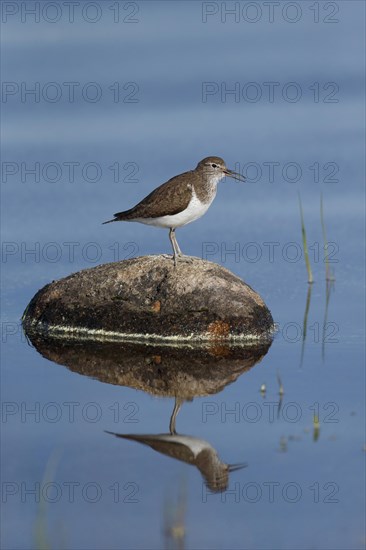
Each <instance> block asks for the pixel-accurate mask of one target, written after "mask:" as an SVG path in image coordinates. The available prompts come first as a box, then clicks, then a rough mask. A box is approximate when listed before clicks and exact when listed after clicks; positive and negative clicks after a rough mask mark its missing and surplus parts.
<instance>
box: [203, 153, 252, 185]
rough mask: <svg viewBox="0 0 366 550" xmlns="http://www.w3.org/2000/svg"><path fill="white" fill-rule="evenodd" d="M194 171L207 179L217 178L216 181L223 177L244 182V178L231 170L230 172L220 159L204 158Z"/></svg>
mask: <svg viewBox="0 0 366 550" xmlns="http://www.w3.org/2000/svg"><path fill="white" fill-rule="evenodd" d="M196 170H198V171H199V172H202V173H203V174H205V175H208V176H209V177H215V176H216V177H217V180H218V181H219V180H220V179H222V178H224V177H225V176H227V177H229V178H233V179H235V180H238V181H245V177H244V176H242V175H241V174H238V173H237V172H234V171H233V170H230V169H229V168H228V167H227V166H226V164H225V161H224V160H223V159H222V158H220V157H206V158H204V159H203V160H201V161H200V162H199V163H198V164H197V167H196Z"/></svg>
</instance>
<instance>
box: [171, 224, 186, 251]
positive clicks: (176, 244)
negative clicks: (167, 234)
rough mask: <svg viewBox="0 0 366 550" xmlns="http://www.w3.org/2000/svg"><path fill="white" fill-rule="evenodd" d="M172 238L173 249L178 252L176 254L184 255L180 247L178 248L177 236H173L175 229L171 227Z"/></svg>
mask: <svg viewBox="0 0 366 550" xmlns="http://www.w3.org/2000/svg"><path fill="white" fill-rule="evenodd" d="M172 237H173V240H174V243H175V249H176V251H177V253H178V256H184V254H183V253H182V251H181V249H180V248H179V244H178V241H177V237H176V236H175V229H173V235H172Z"/></svg>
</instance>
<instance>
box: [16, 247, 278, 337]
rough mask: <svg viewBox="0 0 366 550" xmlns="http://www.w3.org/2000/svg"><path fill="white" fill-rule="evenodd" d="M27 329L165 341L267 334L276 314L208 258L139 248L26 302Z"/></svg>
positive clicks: (264, 335) (58, 333) (231, 274)
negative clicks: (181, 256)
mask: <svg viewBox="0 0 366 550" xmlns="http://www.w3.org/2000/svg"><path fill="white" fill-rule="evenodd" d="M23 324H24V327H25V329H26V331H27V332H32V333H34V332H36V333H43V334H52V335H53V336H55V335H59V336H65V337H68V338H70V337H72V338H78V339H81V338H90V339H94V340H95V339H107V340H132V341H140V340H152V341H154V340H155V341H162V340H163V341H166V342H167V343H182V342H194V341H201V342H202V341H206V342H207V341H208V342H210V341H211V342H212V341H213V340H214V341H216V340H225V341H227V340H230V341H235V342H238V343H241V342H246V341H249V340H258V339H259V338H268V337H269V335H270V333H271V331H272V329H273V319H272V316H271V313H270V311H269V310H268V308H267V306H266V305H265V303H264V302H263V300H262V299H261V297H260V296H259V295H258V294H257V293H256V292H255V291H254V290H253V289H252V288H251V287H250V286H248V285H247V284H245V283H244V282H243V281H242V280H241V279H240V278H239V277H237V276H236V275H234V274H233V273H231V272H230V271H228V270H227V269H225V268H223V267H222V266H220V265H217V264H215V263H212V262H207V261H204V260H201V259H199V258H188V259H187V258H184V259H180V260H179V261H178V265H177V267H176V268H175V267H174V264H173V261H172V259H171V256H163V255H160V256H143V257H139V258H134V259H131V260H124V261H121V262H116V263H111V264H104V265H100V266H98V267H94V268H92V269H86V270H83V271H80V272H78V273H74V274H73V275H70V276H69V277H66V278H64V279H61V280H59V281H54V282H52V283H51V284H49V285H46V286H45V287H44V288H42V289H41V290H40V291H39V292H37V294H36V295H35V296H34V298H33V299H32V300H31V302H30V304H29V305H28V307H27V309H26V311H25V313H24V315H23Z"/></svg>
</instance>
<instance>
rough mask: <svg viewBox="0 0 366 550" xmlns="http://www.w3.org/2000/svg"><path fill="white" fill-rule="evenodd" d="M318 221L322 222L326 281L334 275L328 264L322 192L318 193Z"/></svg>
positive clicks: (332, 279) (332, 278)
mask: <svg viewBox="0 0 366 550" xmlns="http://www.w3.org/2000/svg"><path fill="white" fill-rule="evenodd" d="M320 221H321V224H322V232H323V241H324V254H325V280H326V281H334V277H333V275H332V274H331V271H330V266H329V257H328V256H329V255H328V240H327V233H326V231H325V223H324V211H323V193H322V194H321V195H320Z"/></svg>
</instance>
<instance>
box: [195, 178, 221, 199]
mask: <svg viewBox="0 0 366 550" xmlns="http://www.w3.org/2000/svg"><path fill="white" fill-rule="evenodd" d="M223 177H224V176H222V175H219V174H204V173H203V174H202V173H201V174H198V178H196V181H195V184H194V190H195V192H196V195H197V197H198V198H199V199H200V201H201V202H204V203H207V202H212V201H213V199H214V198H215V196H216V191H217V184H218V183H219V181H220V180H221V179H222V178H223Z"/></svg>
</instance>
